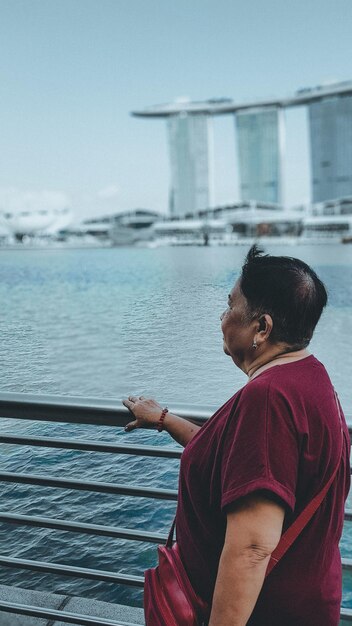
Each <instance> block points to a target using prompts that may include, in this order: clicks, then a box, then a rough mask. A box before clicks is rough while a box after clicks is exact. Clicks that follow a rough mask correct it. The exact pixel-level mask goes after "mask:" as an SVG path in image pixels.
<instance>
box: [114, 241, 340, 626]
mask: <svg viewBox="0 0 352 626" xmlns="http://www.w3.org/2000/svg"><path fill="white" fill-rule="evenodd" d="M326 302H327V294H326V290H325V287H324V285H323V283H322V282H321V281H320V280H319V278H318V276H317V275H316V273H315V272H314V271H313V270H312V269H311V268H310V267H309V266H308V265H306V264H305V263H303V262H302V261H300V260H298V259H294V258H289V257H275V256H269V255H264V254H263V252H262V251H261V250H259V249H258V248H257V247H256V246H253V247H252V248H251V249H250V251H249V253H248V255H247V258H246V261H245V264H244V265H243V268H242V272H241V275H240V277H239V279H238V281H237V282H236V284H235V286H234V287H233V289H232V291H231V293H230V294H229V296H228V305H227V308H226V310H225V311H224V313H223V314H222V315H221V329H222V333H223V342H224V343H223V348H224V352H225V353H226V354H227V355H229V356H230V357H231V359H232V360H233V362H234V363H235V365H236V366H237V367H239V368H240V369H241V370H243V372H245V374H246V375H247V376H248V381H247V383H246V385H245V386H244V387H243V388H242V389H240V390H239V391H237V393H235V395H234V396H233V397H232V398H230V400H228V401H227V402H226V403H225V404H224V405H223V406H222V407H221V408H220V409H219V410H218V411H217V412H216V413H215V414H214V415H213V417H212V418H211V419H210V420H208V421H207V423H206V424H205V425H204V426H202V427H201V428H200V427H198V426H196V425H194V424H192V423H190V422H188V421H186V420H184V419H182V418H180V417H178V416H176V415H173V414H172V413H170V412H166V410H163V409H162V407H161V406H160V405H159V404H158V403H157V402H155V401H154V400H146V399H145V398H143V397H139V398H138V397H131V396H130V398H129V399H128V400H125V401H124V404H125V405H126V406H127V407H128V409H129V410H130V411H131V413H133V415H134V418H135V419H134V421H132V422H131V423H130V424H128V425H127V427H126V430H127V431H131V430H133V429H135V428H155V427H157V426H158V425H159V430H160V428H161V427H162V428H163V429H164V430H167V431H168V432H169V433H170V435H171V436H172V437H173V438H174V439H175V440H176V441H178V442H179V443H181V444H182V445H183V446H185V451H184V453H183V455H182V461H181V468H180V482H179V496H178V507H177V518H176V527H177V542H178V545H179V548H180V552H181V555H182V559H183V562H184V565H185V568H186V571H187V573H188V575H189V578H190V581H191V583H192V585H193V587H194V589H195V590H196V592H197V593H198V594H199V595H200V596H201V597H202V598H203V599H204V600H206V601H207V602H209V603H210V605H211V614H210V619H209V626H244V625H245V624H249V625H251V626H337V625H338V623H339V612H340V602H341V559H340V553H339V539H340V537H341V532H342V525H343V518H344V502H345V499H346V497H347V493H348V490H349V482H350V470H349V449H350V441H349V434H348V429H347V427H346V423H345V420H344V417H343V415H342V411H341V410H340V408H339V405H338V403H337V401H336V397H335V393H334V389H333V386H332V384H331V381H330V378H329V376H328V374H327V372H326V370H325V368H324V366H323V365H322V364H321V363H320V362H319V361H318V360H317V359H316V358H315V357H314V356H313V355H312V354H310V353H309V352H308V351H307V349H306V348H307V346H308V344H309V342H310V340H311V337H312V334H313V331H314V328H315V326H316V324H317V322H318V320H319V318H320V315H321V313H322V311H323V308H324V307H325V305H326ZM326 332H328V329H326ZM341 421H342V422H341ZM341 423H342V428H343V437H342V440H343V441H342V447H341ZM341 449H342V452H341ZM338 465H339V469H338V471H337V474H336V477H335V479H334V481H333V483H332V485H331V487H330V489H329V491H328V493H327V496H326V497H325V499H324V500H323V502H322V504H321V505H320V507H319V508H318V510H317V512H316V513H315V515H314V516H313V518H312V519H311V521H310V522H309V523H308V525H307V526H306V527H305V528H304V530H303V531H302V533H301V534H300V535H299V537H298V538H297V539H296V541H295V542H294V544H293V545H292V547H291V548H290V549H289V550H288V552H287V553H286V554H285V555H284V557H283V558H282V559H281V560H280V561H279V563H278V564H277V566H276V567H275V568H274V569H273V571H272V572H271V573H270V574H269V575H268V576H267V578H265V572H266V569H267V565H268V562H269V559H270V555H271V554H272V552H273V550H274V549H275V547H276V546H277V545H278V543H279V540H280V537H281V535H282V533H283V532H284V531H285V530H286V529H287V528H288V527H289V526H290V525H291V524H292V522H293V520H295V518H296V517H297V516H298V515H299V513H300V512H301V511H302V510H303V509H304V508H305V506H306V505H307V504H308V503H309V502H310V501H311V500H312V498H313V497H314V496H315V495H316V494H317V493H319V492H320V491H321V489H322V488H323V487H324V485H325V484H326V483H327V482H328V480H329V478H330V476H331V475H332V474H333V472H334V470H335V468H336V467H337V466H338Z"/></svg>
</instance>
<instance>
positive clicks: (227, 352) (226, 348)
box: [222, 341, 231, 356]
mask: <svg viewBox="0 0 352 626" xmlns="http://www.w3.org/2000/svg"><path fill="white" fill-rule="evenodd" d="M222 349H223V351H224V352H225V354H227V356H231V354H230V352H229V349H228V347H227V345H226V343H225V341H223V344H222Z"/></svg>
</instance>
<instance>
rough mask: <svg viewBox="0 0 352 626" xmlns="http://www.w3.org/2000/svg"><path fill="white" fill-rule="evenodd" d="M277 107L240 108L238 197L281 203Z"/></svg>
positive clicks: (238, 120) (238, 126) (237, 125)
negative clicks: (242, 109) (241, 109)
mask: <svg viewBox="0 0 352 626" xmlns="http://www.w3.org/2000/svg"><path fill="white" fill-rule="evenodd" d="M281 114H282V113H281V111H280V112H279V110H278V108H277V107H272V108H265V109H254V110H249V111H247V110H244V111H239V112H238V113H237V114H236V116H235V119H236V128H237V148H238V163H239V177H240V195H241V200H243V201H246V200H256V201H259V202H275V203H277V202H280V199H281V197H280V196H281V152H280V139H281V138H280V130H281V128H280V121H281V120H279V115H281Z"/></svg>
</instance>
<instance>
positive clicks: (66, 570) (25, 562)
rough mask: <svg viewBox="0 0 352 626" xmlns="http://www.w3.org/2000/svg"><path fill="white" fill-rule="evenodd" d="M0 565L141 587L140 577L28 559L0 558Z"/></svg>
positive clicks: (141, 578) (141, 580)
mask: <svg viewBox="0 0 352 626" xmlns="http://www.w3.org/2000/svg"><path fill="white" fill-rule="evenodd" d="M0 565H3V566H4V567H14V568H16V569H29V570H32V571H34V572H46V573H47V574H58V575H59V576H73V577H74V578H89V579H91V580H101V581H104V582H107V583H119V584H121V585H130V586H133V587H143V584H144V579H143V577H142V576H135V575H132V574H130V575H128V574H120V573H115V572H108V571H105V570H99V569H89V568H87V567H75V566H73V565H62V564H60V563H45V562H44V561H32V560H30V559H19V558H15V557H10V556H7V557H4V556H0Z"/></svg>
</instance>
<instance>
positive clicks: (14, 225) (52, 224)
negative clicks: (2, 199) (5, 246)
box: [0, 208, 73, 241]
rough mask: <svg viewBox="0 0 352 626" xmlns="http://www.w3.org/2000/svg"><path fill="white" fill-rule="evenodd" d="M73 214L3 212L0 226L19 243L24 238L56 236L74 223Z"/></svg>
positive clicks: (44, 211) (54, 211)
mask: <svg viewBox="0 0 352 626" xmlns="http://www.w3.org/2000/svg"><path fill="white" fill-rule="evenodd" d="M72 218H73V215H72V212H71V210H70V209H68V208H64V209H38V210H23V211H1V212H0V225H1V226H2V227H3V228H4V229H6V231H7V232H8V233H9V234H10V235H11V236H13V237H15V238H16V239H18V240H19V241H22V239H23V237H25V236H29V237H33V236H38V235H40V236H46V235H55V234H56V233H58V232H59V231H60V230H62V229H63V228H65V227H67V226H68V225H69V224H70V223H71V222H72Z"/></svg>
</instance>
